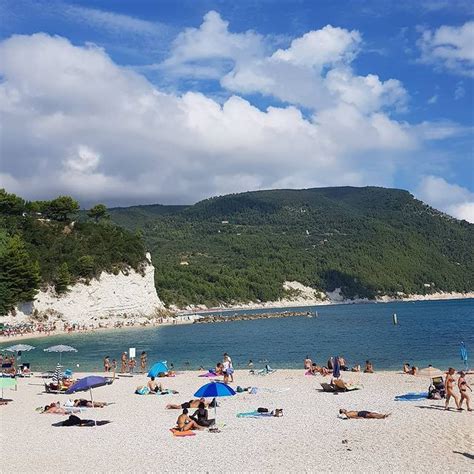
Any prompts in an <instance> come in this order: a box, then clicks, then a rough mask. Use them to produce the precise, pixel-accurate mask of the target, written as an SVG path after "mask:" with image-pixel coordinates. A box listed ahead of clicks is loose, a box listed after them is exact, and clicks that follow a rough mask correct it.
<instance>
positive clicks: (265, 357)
mask: <svg viewBox="0 0 474 474" xmlns="http://www.w3.org/2000/svg"><path fill="white" fill-rule="evenodd" d="M306 309H308V308H305V310H306ZM313 310H314V311H317V312H318V314H319V317H317V318H306V317H290V318H282V319H262V320H254V321H233V322H229V323H219V324H199V325H197V324H194V325H181V326H165V327H158V328H145V329H141V328H140V329H138V328H135V329H122V330H118V331H101V332H97V333H92V334H71V335H68V336H65V335H59V336H53V337H49V338H41V339H29V340H25V341H21V342H25V343H27V344H31V345H33V346H36V350H33V351H31V352H29V353H28V354H26V353H25V354H24V355H23V361H29V362H31V363H32V368H33V370H40V369H50V368H52V367H53V366H54V365H55V363H56V361H57V360H58V357H57V354H49V353H45V352H43V348H45V347H48V346H51V345H53V344H67V345H72V346H74V347H75V348H76V349H78V352H77V353H65V354H63V357H62V361H63V365H66V366H69V367H72V368H74V369H76V370H78V369H77V364H79V367H80V369H81V370H97V369H101V367H102V358H103V357H104V356H105V355H110V357H111V358H116V359H117V360H119V359H120V354H121V352H122V351H124V350H128V348H129V347H135V348H136V350H137V354H139V353H140V352H141V351H142V350H144V351H147V353H148V355H149V361H150V362H153V361H157V360H167V361H168V362H172V363H173V364H174V366H175V368H177V369H197V368H198V367H199V366H200V365H203V366H204V367H206V368H207V367H212V366H214V364H215V363H216V362H217V361H220V360H221V359H222V354H223V352H224V351H227V352H228V353H229V354H230V355H231V356H232V357H233V360H234V365H235V366H236V367H237V368H238V367H239V366H240V367H246V366H247V362H248V360H249V359H252V360H253V361H254V363H256V365H257V366H258V365H259V363H260V365H261V364H264V363H265V362H264V361H269V363H270V364H271V365H272V366H274V367H277V368H299V367H301V365H302V361H303V359H304V358H305V356H306V355H307V354H309V355H310V357H312V359H313V360H315V361H317V362H319V363H324V364H325V361H327V359H328V357H329V356H330V355H335V354H342V355H344V356H345V358H346V360H347V361H348V363H349V364H351V365H352V364H354V363H360V364H363V363H364V361H365V360H366V359H370V360H371V361H372V362H373V364H374V366H375V368H376V369H399V368H400V367H401V364H402V363H403V362H405V361H407V362H409V363H412V364H415V365H418V366H427V365H428V364H433V365H434V366H438V367H440V368H446V367H448V366H454V367H457V368H461V367H462V363H461V359H460V355H459V345H460V342H461V341H462V340H463V341H464V342H465V343H466V345H467V347H468V350H469V351H470V354H472V356H473V357H474V300H473V299H469V300H467V299H466V300H451V301H426V302H406V303H387V304H362V305H337V306H318V307H315V308H313ZM268 311H269V310H264V311H263V310H260V311H258V310H255V311H246V312H247V313H248V312H253V313H259V312H268ZM234 313H235V311H233V312H232V313H228V314H229V315H230V316H229V317H231V315H232V314H234ZM393 313H397V315H398V321H399V325H398V326H394V325H393V324H392V314H393ZM8 345H10V344H2V345H1V347H2V348H4V347H7V346H8ZM0 350H1V348H0ZM472 365H474V364H472Z"/></svg>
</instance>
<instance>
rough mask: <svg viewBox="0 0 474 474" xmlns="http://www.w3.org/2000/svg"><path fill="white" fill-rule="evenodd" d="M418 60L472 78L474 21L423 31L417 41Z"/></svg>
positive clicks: (473, 71) (473, 68)
mask: <svg viewBox="0 0 474 474" xmlns="http://www.w3.org/2000/svg"><path fill="white" fill-rule="evenodd" d="M418 47H419V48H420V51H421V58H420V60H421V61H422V62H424V63H427V64H433V65H435V66H436V67H438V68H443V69H446V70H448V71H451V72H452V73H455V74H460V75H465V76H470V77H474V21H468V22H466V23H464V25H462V26H446V25H443V26H441V27H439V28H438V29H436V30H434V31H432V30H428V29H426V30H424V31H423V32H422V35H421V38H420V39H419V41H418Z"/></svg>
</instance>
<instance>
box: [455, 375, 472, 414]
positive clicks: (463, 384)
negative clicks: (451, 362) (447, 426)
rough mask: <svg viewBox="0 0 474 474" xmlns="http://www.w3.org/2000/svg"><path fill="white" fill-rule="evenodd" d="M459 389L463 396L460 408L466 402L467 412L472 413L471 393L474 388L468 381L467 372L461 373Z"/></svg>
mask: <svg viewBox="0 0 474 474" xmlns="http://www.w3.org/2000/svg"><path fill="white" fill-rule="evenodd" d="M458 388H459V393H460V394H461V399H460V400H459V408H462V403H463V401H464V400H466V407H467V411H472V409H471V395H470V393H469V392H472V388H471V387H470V386H469V384H468V383H467V381H466V372H460V374H459V379H458Z"/></svg>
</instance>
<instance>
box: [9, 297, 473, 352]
mask: <svg viewBox="0 0 474 474" xmlns="http://www.w3.org/2000/svg"><path fill="white" fill-rule="evenodd" d="M461 299H468V300H470V299H474V292H470V293H465V294H464V293H443V294H441V295H439V294H437V295H412V296H410V297H407V298H391V299H389V298H386V297H383V299H380V300H346V301H323V302H322V301H319V302H316V301H311V302H310V301H308V300H305V302H302V301H285V300H282V301H272V302H267V303H261V304H259V303H249V304H247V305H240V306H237V305H236V306H228V307H215V308H207V309H198V308H196V309H189V310H181V311H180V312H179V313H177V316H176V317H175V318H173V319H172V321H177V322H171V321H166V322H161V323H151V324H146V325H143V324H142V322H136V323H134V324H130V325H126V326H120V327H94V328H87V329H80V330H75V331H71V332H68V331H64V330H56V331H51V332H49V333H43V332H41V333H27V334H16V335H12V336H0V344H3V343H6V342H8V341H11V342H15V341H19V340H25V339H43V338H46V337H53V336H59V335H62V336H66V337H67V336H68V335H70V334H91V333H94V332H97V331H119V330H122V329H140V328H141V329H147V328H157V327H160V326H176V325H182V324H194V318H193V319H185V318H189V317H190V316H197V315H198V314H200V313H202V314H215V313H222V312H231V311H245V310H250V311H252V310H264V309H271V310H276V309H283V310H285V309H288V308H303V309H305V308H311V307H315V306H337V305H350V304H354V305H361V304H386V303H409V302H419V301H450V300H461Z"/></svg>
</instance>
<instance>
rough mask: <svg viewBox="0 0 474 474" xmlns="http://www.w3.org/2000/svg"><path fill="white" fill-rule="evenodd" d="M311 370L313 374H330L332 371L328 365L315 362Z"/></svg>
mask: <svg viewBox="0 0 474 474" xmlns="http://www.w3.org/2000/svg"><path fill="white" fill-rule="evenodd" d="M310 370H311V373H312V374H313V375H316V374H321V375H323V376H326V375H329V374H330V373H331V371H330V370H329V369H327V368H326V367H320V366H319V365H317V364H316V363H314V362H313V363H312V364H311V368H310Z"/></svg>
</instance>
